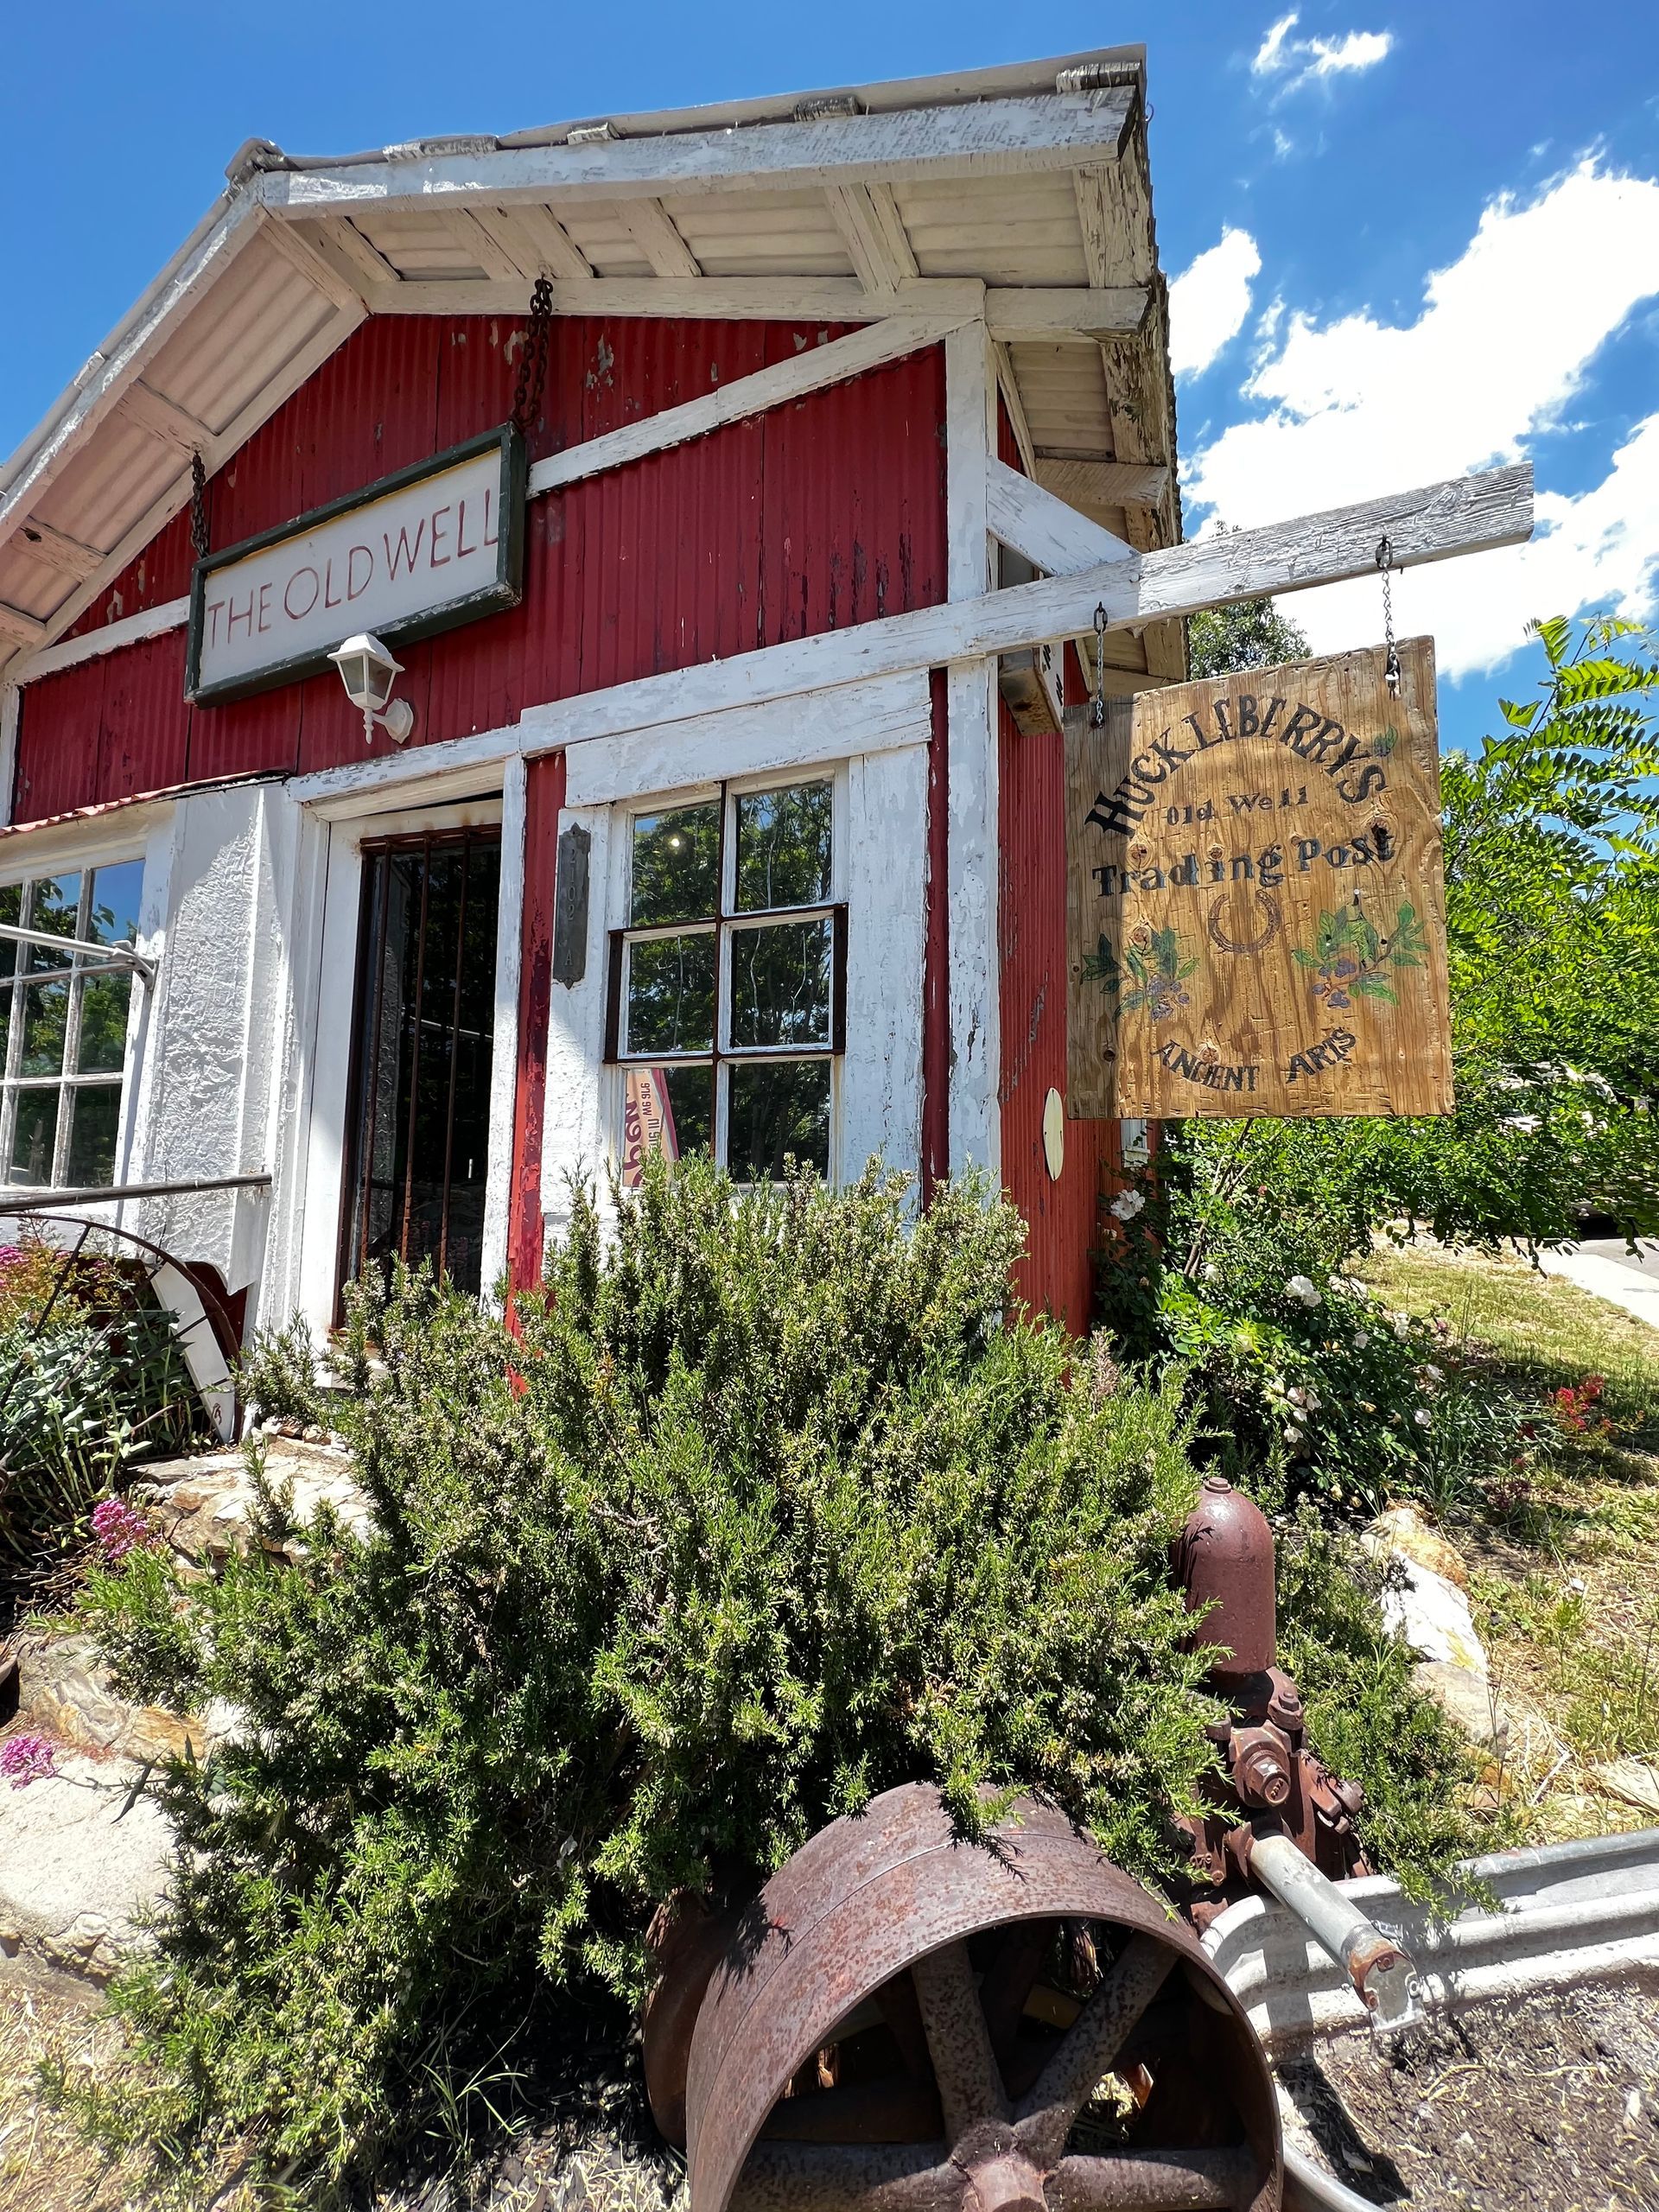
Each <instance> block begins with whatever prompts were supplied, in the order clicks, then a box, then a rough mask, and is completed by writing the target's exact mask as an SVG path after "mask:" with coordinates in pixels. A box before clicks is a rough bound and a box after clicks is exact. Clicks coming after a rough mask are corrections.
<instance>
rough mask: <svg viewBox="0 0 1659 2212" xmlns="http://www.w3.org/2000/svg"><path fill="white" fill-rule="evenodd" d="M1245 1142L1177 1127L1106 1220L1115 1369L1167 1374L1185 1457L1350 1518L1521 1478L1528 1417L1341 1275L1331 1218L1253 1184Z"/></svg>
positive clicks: (1342, 1236) (1455, 1354) (1340, 1243)
mask: <svg viewBox="0 0 1659 2212" xmlns="http://www.w3.org/2000/svg"><path fill="white" fill-rule="evenodd" d="M1258 1126H1259V1125H1255V1124H1252V1125H1250V1127H1249V1129H1248V1130H1247V1131H1242V1132H1239V1133H1238V1134H1237V1135H1236V1139H1235V1141H1234V1142H1233V1143H1232V1144H1231V1145H1230V1146H1229V1147H1221V1146H1219V1145H1217V1143H1216V1142H1215V1141H1214V1140H1213V1138H1212V1137H1211V1135H1208V1134H1207V1133H1202V1134H1201V1133H1200V1128H1199V1125H1198V1124H1194V1123H1187V1124H1185V1125H1184V1126H1183V1127H1182V1128H1179V1130H1177V1131H1175V1132H1173V1133H1172V1135H1171V1136H1170V1138H1169V1141H1168V1142H1167V1144H1166V1148H1165V1150H1164V1152H1163V1153H1162V1154H1160V1160H1159V1163H1158V1166H1157V1169H1156V1171H1155V1173H1147V1175H1145V1176H1143V1177H1142V1178H1141V1179H1140V1181H1139V1183H1138V1184H1137V1185H1135V1193H1136V1195H1137V1196H1138V1197H1140V1198H1141V1199H1142V1201H1143V1203H1142V1204H1141V1205H1140V1206H1139V1207H1137V1208H1134V1209H1130V1208H1129V1207H1128V1206H1127V1205H1123V1202H1122V1201H1120V1207H1121V1209H1122V1211H1121V1214H1120V1215H1119V1216H1113V1217H1109V1220H1110V1228H1109V1235H1108V1240H1107V1244H1106V1248H1105V1252H1104V1254H1103V1257H1104V1260H1105V1262H1106V1266H1105V1269H1104V1271H1103V1278H1102V1286H1101V1296H1102V1304H1103V1309H1104V1313H1105V1315H1106V1318H1107V1319H1108V1321H1109V1324H1110V1325H1114V1326H1115V1328H1116V1333H1117V1335H1118V1337H1119V1338H1120V1340H1121V1341H1122V1344H1124V1346H1125V1348H1126V1350H1127V1351H1128V1353H1129V1354H1130V1356H1132V1357H1140V1358H1142V1359H1148V1360H1151V1361H1152V1362H1153V1363H1154V1364H1156V1363H1173V1364H1174V1365H1175V1366H1176V1367H1177V1368H1179V1371H1180V1373H1181V1375H1182V1376H1183V1387H1184V1389H1185V1396H1186V1402H1187V1403H1188V1405H1189V1407H1190V1408H1191V1409H1192V1414H1193V1418H1194V1420H1195V1421H1196V1423H1197V1438H1196V1448H1197V1450H1198V1453H1199V1456H1200V1457H1201V1458H1205V1459H1213V1460H1214V1461H1215V1462H1216V1463H1217V1464H1218V1465H1221V1466H1222V1468H1223V1469H1224V1471H1225V1472H1227V1473H1228V1474H1229V1475H1230V1476H1231V1477H1233V1478H1236V1480H1238V1481H1240V1482H1242V1483H1244V1484H1247V1485H1248V1484H1251V1483H1253V1482H1254V1483H1257V1484H1262V1483H1265V1484H1268V1486H1269V1487H1282V1489H1283V1491H1284V1493H1285V1494H1286V1495H1287V1497H1290V1498H1291V1499H1293V1500H1295V1499H1298V1498H1300V1497H1317V1498H1320V1499H1323V1500H1325V1501H1327V1502H1328V1503H1330V1504H1331V1505H1332V1506H1335V1507H1336V1508H1338V1510H1342V1511H1344V1512H1347V1513H1354V1514H1367V1515H1369V1514H1373V1513H1376V1511H1377V1510H1380V1508H1381V1507H1382V1506H1383V1504H1384V1503H1386V1502H1387V1501H1388V1499H1389V1498H1390V1497H1421V1498H1423V1499H1425V1500H1427V1502H1428V1503H1430V1504H1431V1505H1433V1507H1434V1508H1435V1509H1436V1510H1441V1511H1443V1510H1446V1508H1447V1507H1449V1506H1452V1505H1454V1504H1467V1503H1471V1502H1472V1501H1473V1500H1475V1499H1476V1497H1478V1494H1479V1492H1480V1491H1481V1489H1482V1486H1483V1485H1484V1484H1486V1483H1488V1482H1491V1481H1492V1480H1494V1479H1500V1478H1501V1479H1502V1480H1503V1481H1506V1482H1510V1483H1512V1482H1513V1481H1514V1480H1515V1479H1516V1476H1517V1474H1521V1475H1524V1474H1525V1473H1526V1472H1527V1471H1528V1470H1529V1468H1530V1467H1531V1466H1532V1465H1535V1462H1536V1461H1537V1460H1538V1459H1539V1458H1540V1457H1541V1455H1542V1453H1543V1452H1544V1451H1545V1450H1546V1449H1547V1438H1546V1437H1545V1435H1544V1434H1543V1433H1541V1432H1540V1431H1539V1429H1538V1424H1537V1423H1536V1421H1531V1420H1529V1419H1528V1411H1529V1409H1528V1408H1526V1407H1525V1406H1523V1405H1522V1402H1520V1401H1519V1400H1518V1399H1517V1398H1516V1396H1515V1395H1514V1394H1513V1393H1512V1392H1511V1391H1510V1390H1509V1389H1506V1388H1505V1387H1504V1386H1503V1384H1502V1383H1500V1382H1499V1381H1498V1380H1497V1378H1496V1377H1495V1376H1493V1375H1492V1374H1491V1367H1490V1363H1482V1364H1480V1365H1479V1366H1478V1368H1471V1366H1470V1365H1469V1364H1468V1363H1467V1362H1468V1358H1469V1357H1470V1356H1469V1354H1468V1353H1466V1352H1465V1351H1464V1350H1463V1349H1461V1348H1459V1346H1457V1345H1456V1344H1453V1343H1452V1339H1451V1337H1450V1332H1448V1331H1447V1330H1446V1327H1445V1326H1444V1325H1437V1324H1434V1323H1431V1322H1427V1321H1424V1320H1421V1319H1416V1318H1414V1316H1412V1315H1410V1314H1408V1313H1401V1312H1391V1311H1389V1310H1387V1309H1386V1308H1385V1307H1384V1306H1383V1305H1382V1303H1381V1301H1380V1300H1378V1299H1377V1298H1376V1295H1375V1294H1374V1293H1373V1292H1371V1291H1370V1289H1369V1288H1368V1287H1366V1285H1365V1284H1364V1283H1363V1282H1361V1281H1358V1280H1357V1278H1356V1277H1355V1276H1353V1275H1351V1274H1344V1273H1343V1272H1342V1262H1343V1261H1344V1257H1345V1256H1346V1255H1347V1254H1348V1252H1349V1251H1350V1250H1351V1249H1352V1246H1353V1243H1354V1237H1353V1235H1352V1232H1351V1224H1350V1223H1349V1220H1348V1217H1347V1213H1346V1211H1345V1208H1344V1206H1343V1205H1341V1204H1340V1203H1338V1202H1337V1201H1333V1200H1332V1199H1331V1198H1329V1197H1328V1195H1325V1194H1321V1193H1319V1192H1313V1193H1311V1194H1309V1195H1308V1198H1307V1200H1306V1203H1305V1204H1301V1205H1287V1203H1286V1193H1285V1192H1284V1190H1283V1188H1282V1186H1281V1184H1280V1183H1279V1182H1278V1181H1277V1180H1276V1179H1268V1180H1267V1181H1266V1182H1258V1181H1257V1180H1256V1176H1257V1174H1258V1173H1260V1172H1261V1170H1260V1169H1259V1167H1258V1165H1257V1158H1256V1153H1255V1128H1257V1127H1258ZM1268 1141H1269V1142H1271V1141H1272V1140H1271V1139H1269V1140H1268ZM1143 1281H1144V1283H1145V1285H1146V1286H1147V1287H1142V1284H1143ZM1532 1410H1533V1411H1534V1412H1535V1411H1536V1409H1535V1408H1534V1409H1532Z"/></svg>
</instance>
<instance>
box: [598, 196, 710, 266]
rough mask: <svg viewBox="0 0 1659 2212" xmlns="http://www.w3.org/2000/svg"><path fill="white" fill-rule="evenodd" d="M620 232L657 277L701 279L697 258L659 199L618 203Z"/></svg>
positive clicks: (621, 201) (620, 201)
mask: <svg viewBox="0 0 1659 2212" xmlns="http://www.w3.org/2000/svg"><path fill="white" fill-rule="evenodd" d="M616 212H617V215H618V217H619V219H620V222H621V225H622V227H623V229H624V230H625V231H626V232H627V234H628V236H629V237H630V238H632V240H633V242H634V244H635V245H637V246H638V247H639V251H640V252H641V253H643V254H644V255H645V259H646V260H647V261H648V262H649V263H650V264H651V265H652V268H653V269H654V270H656V272H657V274H658V276H659V277H701V276H702V268H701V267H700V266H699V264H698V262H697V257H696V255H695V254H694V253H693V252H692V251H691V249H690V246H689V245H687V244H686V242H685V240H684V239H683V238H682V237H681V236H680V234H679V232H677V230H676V229H675V227H674V223H673V219H672V217H671V215H670V214H669V213H668V211H667V209H666V208H665V207H664V206H663V203H662V201H661V200H618V201H617V203H616Z"/></svg>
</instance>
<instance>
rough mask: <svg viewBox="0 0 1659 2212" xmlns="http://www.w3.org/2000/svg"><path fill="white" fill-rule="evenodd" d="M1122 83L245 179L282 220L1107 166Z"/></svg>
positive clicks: (1129, 99)
mask: <svg viewBox="0 0 1659 2212" xmlns="http://www.w3.org/2000/svg"><path fill="white" fill-rule="evenodd" d="M1132 104H1133V95H1132V94H1131V93H1130V92H1128V91H1127V90H1124V91H1121V92H1104V93H1101V94H1099V95H1097V96H1096V98H1095V99H1093V100H1092V101H1091V102H1090V103H1083V102H1079V101H1077V100H1070V99H1062V98H1060V97H1059V96H1058V95H1057V94H1048V95H1038V96H1035V97H1033V98H1031V99H994V100H976V101H972V102H964V103H963V104H962V105H959V106H950V107H936V108H923V109H914V108H912V109H908V110H898V111H893V112H890V113H885V114H880V115H852V116H837V117H832V118H821V119H818V120H816V121H808V122H802V123H763V124H751V125H749V126H747V128H745V129H743V130H685V131H674V132H671V133H669V134H667V135H665V136H662V137H645V138H611V139H601V140H598V141H588V142H584V143H582V144H580V145H575V146H570V145H563V146H515V147H513V148H512V149H509V150H507V151H505V152H498V153H490V152H487V151H486V152H472V151H458V152H453V153H439V154H432V155H429V156H423V157H421V158H418V159H416V160H412V161H404V160H402V159H399V160H397V161H396V162H359V163H354V164H353V165H350V166H348V167H345V168H306V169H272V170H267V171H266V172H265V173H264V174H263V175H261V176H260V178H259V180H258V182H257V187H256V190H257V194H258V197H259V198H260V200H262V201H263V202H264V205H265V206H266V207H271V208H274V209H277V210H280V211H282V212H283V213H288V214H290V215H308V214H321V213H327V212H329V211H331V210H336V209H337V210H340V212H343V213H349V212H350V211H351V209H352V207H353V206H355V207H362V206H363V205H364V204H365V202H366V201H370V200H386V201H395V200H418V201H420V202H421V204H422V205H423V207H426V208H428V209H429V208H431V207H433V206H434V205H435V204H436V203H437V202H439V201H442V200H447V199H456V200H460V199H464V198H467V197H468V196H471V197H474V198H477V199H482V200H491V201H493V202H495V203H497V204H498V205H500V206H502V207H508V206H511V205H512V204H513V203H514V202H516V201H519V200H549V199H551V200H559V199H563V200H568V201H571V202H575V201H576V200H621V199H625V198H626V199H637V198H647V199H649V198H654V197H657V196H659V195H661V194H671V193H675V192H729V191H745V190H753V191H775V190H777V189H778V188H779V187H780V186H793V187H799V186H807V185H827V184H837V183H841V182H843V181H846V180H847V179H848V178H849V176H856V177H858V178H860V179H861V181H864V182H866V183H868V181H870V179H871V177H872V176H875V177H879V178H880V179H881V180H882V181H889V182H890V181H893V180H894V179H910V178H920V177H929V178H932V177H963V176H990V177H995V176H1018V175H1030V174H1033V173H1036V172H1041V171H1044V170H1056V169H1058V170H1062V171H1063V170H1065V169H1068V168H1073V167H1075V166H1076V165H1077V163H1078V162H1082V161H1087V162H1113V161H1116V158H1117V156H1118V154H1119V152H1120V150H1121V149H1122V143H1123V137H1124V133H1125V130H1126V127H1127V125H1128V120H1129V116H1130V111H1131V107H1132Z"/></svg>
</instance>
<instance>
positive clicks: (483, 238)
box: [442, 207, 530, 291]
mask: <svg viewBox="0 0 1659 2212" xmlns="http://www.w3.org/2000/svg"><path fill="white" fill-rule="evenodd" d="M493 212H494V211H493V210H491V213H493ZM442 222H443V227H444V229H445V230H446V231H447V232H448V233H449V236H450V237H451V238H454V241H455V244H456V245H457V246H458V247H459V248H460V250H461V252H462V253H464V254H466V255H467V257H469V259H471V260H473V261H474V262H476V264H478V266H479V267H480V269H481V270H483V271H484V274H485V276H486V277H488V278H489V280H490V282H491V283H495V284H514V285H517V286H518V289H520V290H521V291H522V290H523V289H524V287H525V286H526V285H527V284H528V283H529V282H530V279H529V278H528V277H526V276H525V274H524V270H523V269H522V268H521V267H520V266H519V264H518V257H517V256H516V255H514V254H512V253H510V252H509V251H507V249H506V247H505V246H504V245H502V244H501V242H500V240H499V238H497V237H496V235H495V228H494V226H493V224H490V223H486V222H485V221H483V220H482V219H481V216H480V211H479V209H477V208H476V207H451V208H448V209H447V210H446V211H445V213H444V215H443V218H442Z"/></svg>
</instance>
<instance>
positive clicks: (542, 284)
mask: <svg viewBox="0 0 1659 2212" xmlns="http://www.w3.org/2000/svg"><path fill="white" fill-rule="evenodd" d="M552 326H553V287H552V284H551V283H550V281H549V279H548V278H547V277H546V276H545V275H543V276H540V277H537V279H536V283H535V288H534V289H533V290H532V291H531V296H530V328H529V329H528V330H527V331H526V332H525V333H524V351H523V353H520V354H519V356H518V390H517V391H516V392H514V394H513V398H512V419H513V421H514V422H515V423H517V424H518V429H519V433H520V435H522V436H524V437H528V436H529V435H530V426H531V423H534V422H535V420H536V419H537V416H538V415H539V414H540V413H541V411H542V391H543V386H544V385H546V383H547V342H548V339H549V336H550V333H551V330H552Z"/></svg>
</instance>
